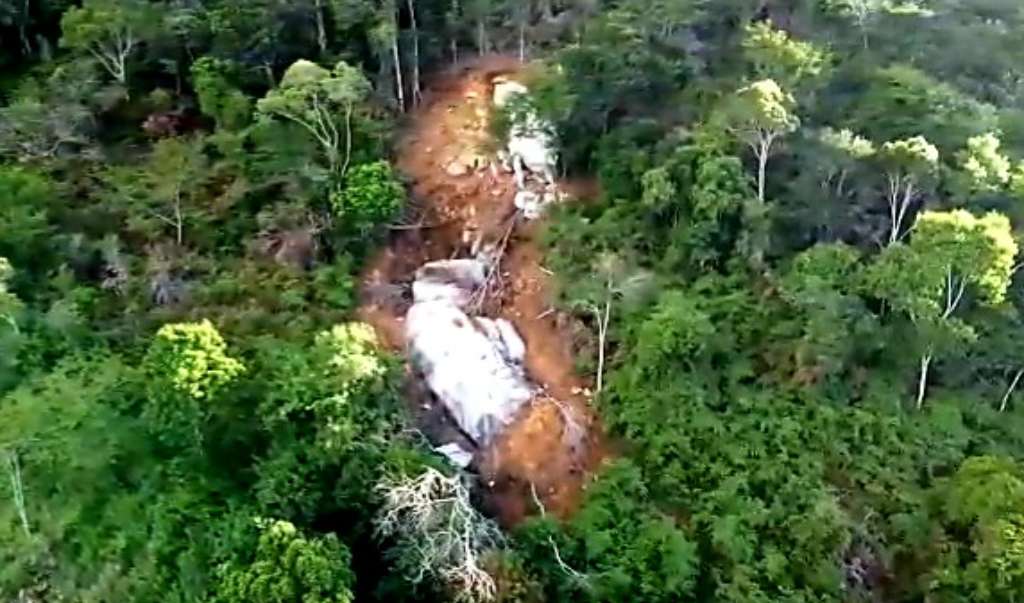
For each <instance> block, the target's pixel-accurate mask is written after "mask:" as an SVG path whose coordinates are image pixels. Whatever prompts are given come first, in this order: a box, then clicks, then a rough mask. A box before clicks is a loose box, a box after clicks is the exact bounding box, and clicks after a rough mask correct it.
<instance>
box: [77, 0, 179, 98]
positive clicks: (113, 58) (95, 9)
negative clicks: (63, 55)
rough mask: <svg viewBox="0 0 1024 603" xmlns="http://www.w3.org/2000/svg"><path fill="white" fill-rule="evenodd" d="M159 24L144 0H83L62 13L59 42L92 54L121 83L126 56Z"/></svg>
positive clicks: (123, 82)
mask: <svg viewBox="0 0 1024 603" xmlns="http://www.w3.org/2000/svg"><path fill="white" fill-rule="evenodd" d="M159 27H160V17H159V13H158V12H157V11H156V9H155V6H154V5H152V4H150V3H149V2H145V1H144V0H86V1H85V2H84V3H83V4H82V6H79V7H72V8H70V9H68V11H67V12H66V13H64V17H63V18H62V19H61V31H62V32H63V36H62V37H61V44H62V45H63V46H65V47H67V48H71V49H72V50H76V51H79V52H82V53H88V54H90V55H91V56H93V57H94V58H95V59H96V60H97V61H99V63H100V64H101V65H102V66H103V68H104V69H106V70H107V72H108V73H109V74H110V75H111V77H113V78H114V80H115V81H116V82H117V83H119V84H121V85H122V86H123V85H126V84H127V82H128V59H129V57H130V56H131V55H132V54H133V53H134V51H135V50H136V48H137V47H138V46H139V45H140V44H141V43H143V42H145V41H146V39H147V38H148V37H149V36H151V35H152V34H153V33H155V32H156V31H159Z"/></svg>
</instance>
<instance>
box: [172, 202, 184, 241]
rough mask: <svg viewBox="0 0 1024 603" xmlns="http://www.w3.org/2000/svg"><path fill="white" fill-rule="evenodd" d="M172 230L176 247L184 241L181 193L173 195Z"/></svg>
mask: <svg viewBox="0 0 1024 603" xmlns="http://www.w3.org/2000/svg"><path fill="white" fill-rule="evenodd" d="M174 229H175V232H176V234H177V241H178V247H181V245H182V243H184V241H185V224H184V220H183V219H182V216H181V193H180V192H175V193H174Z"/></svg>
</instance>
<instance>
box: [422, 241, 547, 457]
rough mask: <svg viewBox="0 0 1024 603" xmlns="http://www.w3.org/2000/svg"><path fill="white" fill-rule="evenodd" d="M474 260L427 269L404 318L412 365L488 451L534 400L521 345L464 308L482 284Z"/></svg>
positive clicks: (504, 328)
mask: <svg viewBox="0 0 1024 603" xmlns="http://www.w3.org/2000/svg"><path fill="white" fill-rule="evenodd" d="M484 273H485V266H484V264H483V262H480V261H478V260H449V261H443V262H433V263H430V264H426V265H425V266H423V267H422V268H420V270H419V271H418V272H417V276H416V282H415V283H414V284H413V297H414V299H415V303H414V304H413V305H412V307H411V308H410V309H409V312H408V314H407V315H406V320H405V326H406V336H407V340H408V342H409V350H410V357H411V358H412V361H413V364H414V365H415V366H416V367H417V369H419V370H420V372H422V373H423V376H424V378H425V380H426V383H427V386H428V387H429V388H430V390H431V391H432V392H433V393H434V394H435V395H436V396H437V398H438V399H439V400H440V401H441V403H442V404H444V406H445V407H446V408H447V409H448V411H449V413H450V414H451V416H452V418H454V419H455V422H456V423H457V424H458V425H459V427H460V428H461V429H462V431H464V432H465V433H466V434H467V435H468V436H469V437H471V438H472V439H473V440H474V441H475V442H476V443H477V445H479V446H485V445H486V444H487V443H489V442H490V441H491V440H492V439H493V438H494V436H495V435H497V434H498V433H500V432H501V430H502V429H504V428H505V427H506V426H507V425H508V424H509V423H510V422H511V421H512V419H513V417H514V416H515V415H516V413H517V412H518V411H519V409H520V408H521V407H522V406H523V405H524V404H526V403H527V402H529V401H530V399H531V398H533V396H534V394H535V393H536V392H535V389H534V387H533V386H532V385H531V384H530V382H529V381H528V380H527V378H526V373H525V370H524V369H523V360H524V358H525V355H526V346H525V344H524V343H523V340H522V338H521V337H520V336H519V334H518V333H517V332H516V330H515V327H514V326H513V325H512V324H511V323H510V322H508V321H506V320H500V319H499V320H492V319H489V318H479V317H471V316H468V315H467V314H466V312H465V311H464V308H466V306H467V305H468V302H469V300H470V299H471V297H472V294H473V292H474V291H475V290H476V289H477V288H478V287H479V286H481V285H482V284H483V282H484V278H485V275H484Z"/></svg>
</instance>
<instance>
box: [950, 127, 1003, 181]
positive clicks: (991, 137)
mask: <svg viewBox="0 0 1024 603" xmlns="http://www.w3.org/2000/svg"><path fill="white" fill-rule="evenodd" d="M1001 145H1002V141H1000V140H999V137H998V136H996V135H995V134H993V133H991V132H989V133H988V134H983V135H981V136H972V137H971V138H969V139H968V140H967V148H966V149H965V150H963V151H961V152H960V154H959V155H958V156H957V159H958V161H959V163H960V169H961V170H962V171H963V172H964V174H965V175H966V176H967V178H968V182H969V183H970V188H971V191H972V192H992V191H997V190H1000V189H1002V188H1003V187H1004V186H1005V185H1006V184H1007V182H1009V180H1010V160H1009V159H1008V158H1007V157H1006V156H1005V155H1003V154H1002V153H1001V152H1000V150H999V147H1000V146H1001Z"/></svg>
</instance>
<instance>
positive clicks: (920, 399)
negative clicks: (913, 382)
mask: <svg viewBox="0 0 1024 603" xmlns="http://www.w3.org/2000/svg"><path fill="white" fill-rule="evenodd" d="M931 366H932V354H931V352H928V353H927V354H925V355H924V356H921V374H920V377H919V378H918V380H917V408H918V410H920V409H921V406H922V405H923V404H924V396H925V394H926V393H927V389H928V369H930V368H931Z"/></svg>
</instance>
